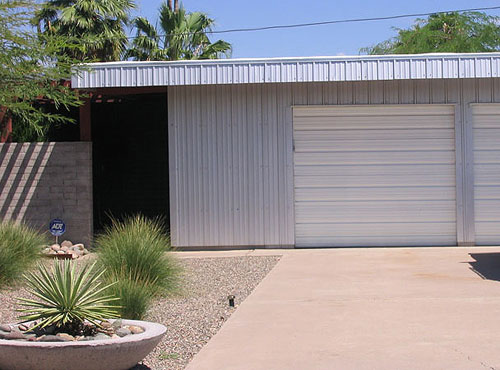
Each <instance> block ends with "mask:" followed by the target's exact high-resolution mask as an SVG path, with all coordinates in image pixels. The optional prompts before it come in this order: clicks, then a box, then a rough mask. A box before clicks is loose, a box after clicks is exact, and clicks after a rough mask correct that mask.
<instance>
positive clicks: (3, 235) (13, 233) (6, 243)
mask: <svg viewBox="0 0 500 370" xmlns="http://www.w3.org/2000/svg"><path fill="white" fill-rule="evenodd" d="M46 243H47V239H46V237H45V236H44V235H42V234H40V233H39V232H37V231H36V230H34V229H32V228H31V227H29V226H27V225H25V224H22V223H14V222H11V221H4V222H1V223H0V287H2V286H5V285H8V284H11V283H13V282H15V281H16V280H17V279H18V278H20V277H21V276H22V274H23V273H24V272H26V271H27V270H28V269H29V268H30V267H31V266H32V265H33V264H34V263H35V262H36V261H37V260H38V259H39V258H40V256H41V251H42V246H43V245H44V244H46Z"/></svg>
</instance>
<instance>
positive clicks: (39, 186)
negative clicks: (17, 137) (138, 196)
mask: <svg viewBox="0 0 500 370" xmlns="http://www.w3.org/2000/svg"><path fill="white" fill-rule="evenodd" d="M92 211H93V210H92V144H91V143H89V142H58V143H53V142H50V143H3V144H0V220H15V221H23V222H26V223H28V224H29V225H32V226H33V227H35V228H37V229H39V230H40V231H43V232H48V225H49V222H50V220H51V219H53V218H61V219H62V220H63V221H64V222H65V223H66V233H65V234H64V235H63V236H62V237H61V238H62V240H64V239H68V240H71V241H72V242H73V243H76V242H83V243H85V245H86V246H87V245H89V243H90V241H91V239H92V232H93V220H92ZM50 237H51V238H52V236H50ZM62 240H61V241H62Z"/></svg>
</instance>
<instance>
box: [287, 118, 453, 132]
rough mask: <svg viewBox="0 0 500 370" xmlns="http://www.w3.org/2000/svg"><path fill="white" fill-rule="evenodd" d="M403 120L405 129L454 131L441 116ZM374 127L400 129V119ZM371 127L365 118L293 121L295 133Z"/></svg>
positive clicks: (451, 124)
mask: <svg viewBox="0 0 500 370" xmlns="http://www.w3.org/2000/svg"><path fill="white" fill-rule="evenodd" d="M405 120H406V123H405V129H419V130H422V129H428V128H432V129H434V128H438V129H454V123H453V122H452V120H443V118H442V116H427V117H426V119H425V121H422V117H420V116H407V117H405ZM332 122H335V125H332ZM376 125H377V127H378V128H380V129H401V117H400V116H395V117H391V116H387V117H384V120H383V122H376ZM373 126H374V122H373V121H371V120H367V119H366V118H365V117H342V120H341V121H339V120H336V119H335V118H333V117H301V118H296V119H295V121H294V127H295V130H296V131H303V130H307V131H312V130H314V131H317V130H321V131H325V132H331V131H337V130H346V129H349V130H367V129H373Z"/></svg>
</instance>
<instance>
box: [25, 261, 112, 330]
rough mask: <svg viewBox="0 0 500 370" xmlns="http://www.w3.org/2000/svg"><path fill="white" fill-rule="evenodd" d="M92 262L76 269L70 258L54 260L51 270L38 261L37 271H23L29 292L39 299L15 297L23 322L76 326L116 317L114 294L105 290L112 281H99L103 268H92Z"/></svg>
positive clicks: (95, 323) (98, 323)
mask: <svg viewBox="0 0 500 370" xmlns="http://www.w3.org/2000/svg"><path fill="white" fill-rule="evenodd" d="M94 266H95V263H94V264H92V265H86V266H84V267H82V268H81V269H79V270H77V269H76V267H75V265H74V263H73V262H71V261H70V260H65V261H57V262H55V263H54V266H53V269H52V271H51V272H49V271H48V270H47V268H46V267H45V266H44V265H41V264H40V265H38V268H37V270H38V271H37V272H38V273H31V272H30V273H28V274H26V275H25V278H26V281H27V284H28V287H29V289H30V291H31V293H32V294H33V295H34V296H35V297H37V298H38V300H33V299H26V298H18V299H19V301H20V305H21V306H24V307H26V308H24V309H19V310H18V311H19V312H21V313H22V315H21V316H20V319H21V320H23V322H26V321H33V320H35V321H37V322H38V323H37V324H36V325H35V326H33V329H35V328H40V329H42V328H45V327H47V326H51V325H53V326H55V327H59V328H60V327H78V326H80V325H82V324H83V323H84V322H86V321H87V322H89V323H91V324H93V325H96V326H100V321H102V320H104V319H108V318H116V317H118V310H119V309H120V307H119V306H115V305H113V301H116V300H117V298H115V297H112V296H110V295H107V294H106V293H105V292H106V291H107V289H109V287H110V286H111V285H113V284H108V285H105V286H104V285H103V284H102V283H101V282H100V278H101V276H102V275H103V274H104V270H102V269H101V270H95V269H94Z"/></svg>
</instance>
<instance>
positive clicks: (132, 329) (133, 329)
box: [128, 325, 144, 334]
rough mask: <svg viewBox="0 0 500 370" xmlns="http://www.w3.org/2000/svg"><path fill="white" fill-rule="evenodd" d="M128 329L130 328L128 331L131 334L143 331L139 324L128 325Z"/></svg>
mask: <svg viewBox="0 0 500 370" xmlns="http://www.w3.org/2000/svg"><path fill="white" fill-rule="evenodd" d="M128 330H130V332H131V333H132V334H141V333H144V329H143V328H141V327H140V326H135V325H130V326H129V327H128Z"/></svg>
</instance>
